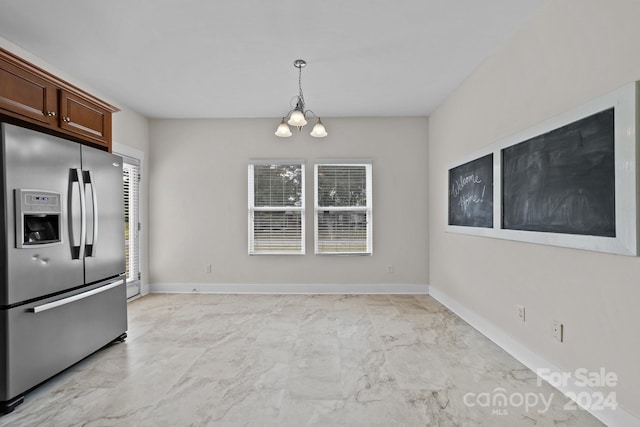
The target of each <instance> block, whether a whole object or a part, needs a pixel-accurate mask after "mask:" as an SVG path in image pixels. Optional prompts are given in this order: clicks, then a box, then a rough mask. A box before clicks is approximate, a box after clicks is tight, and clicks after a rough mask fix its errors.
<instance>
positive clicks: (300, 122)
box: [276, 59, 328, 138]
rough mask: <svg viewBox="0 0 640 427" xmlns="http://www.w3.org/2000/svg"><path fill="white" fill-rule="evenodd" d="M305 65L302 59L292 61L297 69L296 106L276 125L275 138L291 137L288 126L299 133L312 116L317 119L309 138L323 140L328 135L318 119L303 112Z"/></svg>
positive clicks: (307, 111)
mask: <svg viewBox="0 0 640 427" xmlns="http://www.w3.org/2000/svg"><path fill="white" fill-rule="evenodd" d="M306 65H307V63H306V61H304V60H303V59H296V60H295V61H293V66H294V67H296V68H297V69H298V96H296V97H295V100H296V105H295V107H293V108H292V109H291V110H289V112H288V113H287V115H286V116H284V117H283V118H282V121H281V122H280V124H279V125H278V129H277V130H276V136H279V137H281V138H288V137H290V136H291V135H292V133H291V129H289V125H290V126H295V127H297V128H298V130H299V131H302V128H303V127H305V126H306V125H307V123H308V121H307V117H309V116H312V117H314V118H316V119H317V121H316V124H315V125H314V126H313V130H312V131H311V136H313V137H314V138H324V137H325V136H327V135H328V133H327V130H326V129H325V128H324V125H323V124H322V120H320V117H318V116H316V114H315V113H314V112H313V111H311V110H305V104H304V95H303V93H302V69H303V68H304V67H305V66H306Z"/></svg>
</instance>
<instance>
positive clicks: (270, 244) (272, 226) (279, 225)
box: [252, 211, 302, 253]
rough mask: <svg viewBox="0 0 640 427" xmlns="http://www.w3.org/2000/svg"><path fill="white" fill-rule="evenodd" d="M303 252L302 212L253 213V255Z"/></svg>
mask: <svg viewBox="0 0 640 427" xmlns="http://www.w3.org/2000/svg"><path fill="white" fill-rule="evenodd" d="M301 251H302V212H299V211H295V212H291V211H282V212H254V213H253V251H252V252H253V253H257V252H267V253H268V252H301Z"/></svg>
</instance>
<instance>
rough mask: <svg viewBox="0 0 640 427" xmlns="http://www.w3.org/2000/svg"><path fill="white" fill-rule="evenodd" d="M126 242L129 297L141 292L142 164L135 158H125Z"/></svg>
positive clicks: (123, 168) (123, 167)
mask: <svg viewBox="0 0 640 427" xmlns="http://www.w3.org/2000/svg"><path fill="white" fill-rule="evenodd" d="M123 160H124V161H123V165H122V172H123V189H124V242H125V259H126V261H125V266H126V275H127V297H128V298H130V297H132V296H135V295H137V294H139V293H140V208H139V207H140V200H139V198H140V197H139V195H140V166H139V161H137V160H135V159H130V158H125V159H123Z"/></svg>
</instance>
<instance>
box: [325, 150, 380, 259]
mask: <svg viewBox="0 0 640 427" xmlns="http://www.w3.org/2000/svg"><path fill="white" fill-rule="evenodd" d="M314 199H315V203H314V207H315V252H316V254H361V255H371V254H372V253H373V240H372V236H371V231H372V212H371V206H372V204H371V162H359V163H336V162H326V163H318V164H316V165H315V197H314Z"/></svg>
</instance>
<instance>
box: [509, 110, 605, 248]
mask: <svg viewBox="0 0 640 427" xmlns="http://www.w3.org/2000/svg"><path fill="white" fill-rule="evenodd" d="M613 118H614V109H613V108H609V109H606V110H604V111H601V112H598V113H596V114H593V115H590V116H588V117H585V118H583V119H580V120H577V121H575V122H573V123H569V124H567V125H565V126H562V127H560V128H558V129H554V130H551V131H549V132H546V133H544V134H542V135H539V136H536V137H534V138H530V139H528V140H526V141H523V142H521V143H519V144H516V145H513V146H511V147H507V148H505V149H503V150H502V227H503V228H506V229H512V230H527V231H541V232H551V233H567V234H584V235H589V236H603V237H615V235H616V216H615V158H614V122H613Z"/></svg>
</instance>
